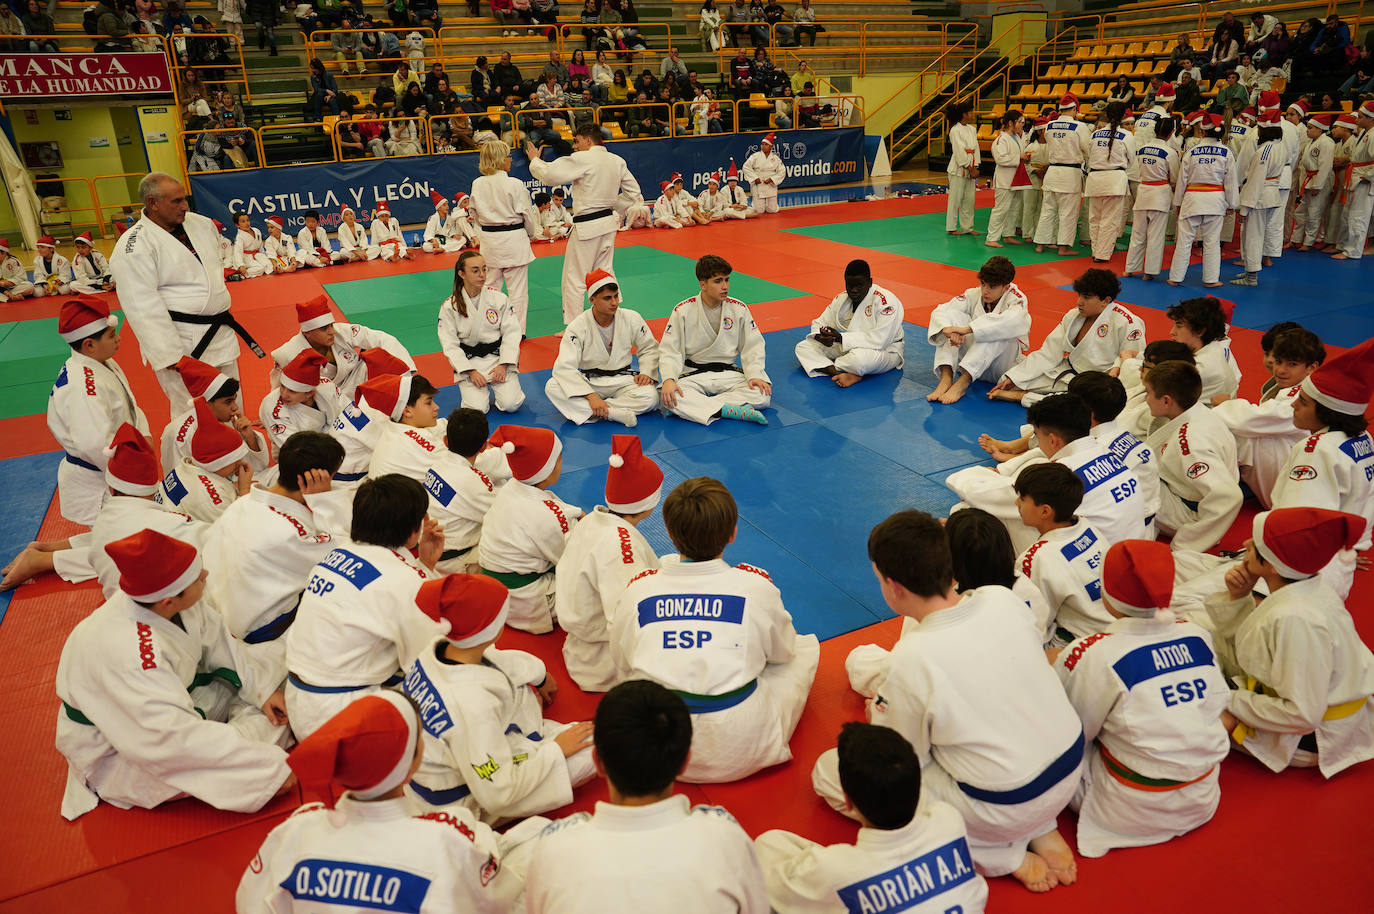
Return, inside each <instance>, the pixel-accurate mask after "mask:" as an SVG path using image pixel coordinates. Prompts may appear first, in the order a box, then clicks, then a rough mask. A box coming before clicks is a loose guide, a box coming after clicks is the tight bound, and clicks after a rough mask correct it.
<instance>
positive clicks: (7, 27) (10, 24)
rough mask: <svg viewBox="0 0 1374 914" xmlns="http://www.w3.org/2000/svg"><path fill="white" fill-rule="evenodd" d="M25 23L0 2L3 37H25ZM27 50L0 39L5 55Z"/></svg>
mask: <svg viewBox="0 0 1374 914" xmlns="http://www.w3.org/2000/svg"><path fill="white" fill-rule="evenodd" d="M23 34H24V23H23V22H21V21H20V19H19V17H18V16H16V15H15V13H14V11H13V10H12V9H10V7H9V4H7V3H4V2H0V36H3V35H23ZM24 49H25V42H23V41H22V40H10V39H5V38H0V51H3V52H5V53H17V52H19V51H23V50H24ZM0 256H3V255H0Z"/></svg>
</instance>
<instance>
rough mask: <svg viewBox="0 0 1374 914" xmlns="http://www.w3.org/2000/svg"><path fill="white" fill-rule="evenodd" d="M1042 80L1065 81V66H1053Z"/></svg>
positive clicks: (1046, 71)
mask: <svg viewBox="0 0 1374 914" xmlns="http://www.w3.org/2000/svg"><path fill="white" fill-rule="evenodd" d="M1040 78H1041V79H1063V78H1064V67H1063V65H1062V64H1054V65H1053V66H1051V67H1049V68H1048V69H1047V70H1045V72H1044V74H1043V75H1042V76H1041V77H1040Z"/></svg>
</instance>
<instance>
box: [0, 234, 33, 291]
mask: <svg viewBox="0 0 1374 914" xmlns="http://www.w3.org/2000/svg"><path fill="white" fill-rule="evenodd" d="M0 283H5V285H2V286H0V301H19V300H20V299H23V298H27V297H29V296H30V295H33V294H34V290H33V283H31V282H29V271H28V270H26V269H24V264H23V262H22V261H21V260H20V259H19V258H18V257H15V256H14V255H13V254H11V253H10V243H9V241H8V240H7V239H4V238H0Z"/></svg>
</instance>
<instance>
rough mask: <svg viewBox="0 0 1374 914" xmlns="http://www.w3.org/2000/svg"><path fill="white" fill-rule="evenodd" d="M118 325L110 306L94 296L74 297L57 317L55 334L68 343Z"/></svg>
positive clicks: (65, 304)
mask: <svg viewBox="0 0 1374 914" xmlns="http://www.w3.org/2000/svg"><path fill="white" fill-rule="evenodd" d="M118 324H119V319H118V318H116V317H115V316H114V315H113V314H111V313H110V306H109V305H108V304H107V303H106V302H104V301H102V300H101V299H98V298H96V297H95V296H94V295H76V296H73V297H72V298H69V299H67V300H66V301H64V302H63V303H62V308H61V310H60V311H59V312H58V315H57V333H58V335H59V336H61V337H62V339H63V340H65V341H66V342H68V343H76V342H79V341H81V340H84V339H85V338H86V337H88V336H95V335H96V334H97V333H103V332H104V331H105V328H106V327H115V326H118Z"/></svg>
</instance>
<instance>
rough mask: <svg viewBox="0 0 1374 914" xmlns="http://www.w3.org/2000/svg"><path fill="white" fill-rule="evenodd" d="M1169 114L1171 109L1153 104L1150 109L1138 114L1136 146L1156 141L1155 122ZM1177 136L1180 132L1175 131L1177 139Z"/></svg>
mask: <svg viewBox="0 0 1374 914" xmlns="http://www.w3.org/2000/svg"><path fill="white" fill-rule="evenodd" d="M1168 115H1169V109H1168V108H1166V107H1164V106H1163V105H1152V106H1150V108H1149V109H1147V110H1145V111H1142V112H1141V113H1140V114H1137V115H1136V118H1135V142H1136V146H1138V147H1139V146H1144V145H1145V144H1146V143H1153V142H1155V122H1156V121H1158V120H1159V119H1160V118H1161V117H1167V116H1168ZM1177 137H1178V134H1177V133H1175V134H1174V137H1173V138H1174V139H1177Z"/></svg>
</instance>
